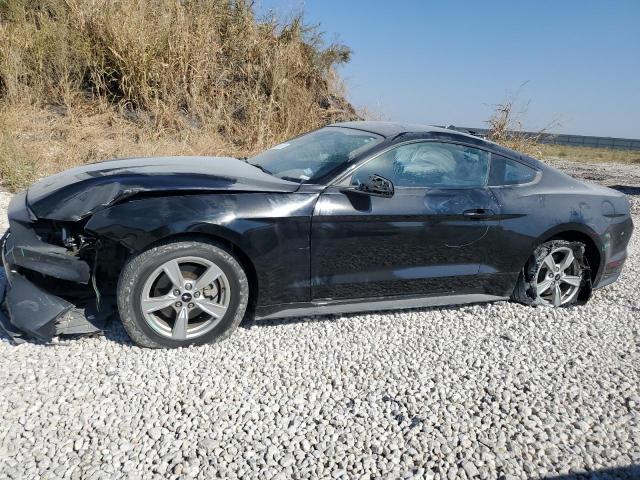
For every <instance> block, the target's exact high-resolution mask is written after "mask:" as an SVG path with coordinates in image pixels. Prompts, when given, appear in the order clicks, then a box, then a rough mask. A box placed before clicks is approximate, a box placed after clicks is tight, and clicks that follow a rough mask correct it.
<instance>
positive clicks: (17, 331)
mask: <svg viewBox="0 0 640 480" xmlns="http://www.w3.org/2000/svg"><path fill="white" fill-rule="evenodd" d="M30 222H31V219H30V218H29V217H28V211H27V208H26V205H25V203H24V196H23V195H16V197H14V199H13V200H12V202H11V204H10V206H9V224H10V230H8V231H7V232H6V233H5V234H4V236H3V237H2V239H1V240H0V252H1V253H2V269H0V303H1V304H2V305H1V308H0V327H2V329H3V330H4V331H5V332H6V333H7V334H8V335H9V336H10V337H11V338H12V339H13V340H14V341H16V342H19V341H20V340H22V339H24V338H25V337H33V338H36V339H39V340H42V341H50V340H51V339H52V338H53V337H55V336H58V335H64V334H87V333H95V332H99V331H101V330H102V329H103V327H104V325H105V323H106V321H107V320H108V318H109V317H110V316H111V314H112V313H113V311H114V309H113V307H111V308H106V307H107V305H105V304H103V305H102V307H103V308H102V309H101V312H98V309H97V308H96V301H95V299H93V300H90V301H88V302H86V305H84V304H83V305H75V304H74V303H71V302H70V301H68V300H65V299H64V298H61V297H60V296H57V295H55V294H53V293H51V292H50V291H48V288H52V287H54V286H56V284H59V283H61V281H62V283H64V281H66V282H69V281H70V282H75V283H77V284H78V285H79V286H81V285H82V284H86V283H88V282H89V280H90V279H91V271H90V268H89V265H88V264H87V263H86V262H85V261H83V260H81V259H79V258H78V257H76V256H74V255H72V254H71V253H70V252H69V251H68V250H67V249H65V248H64V247H60V246H57V245H52V244H48V243H46V242H43V241H42V240H41V239H40V238H39V237H38V235H37V234H36V232H35V230H33V229H32V228H30ZM35 277H37V278H38V279H42V280H41V281H40V280H38V281H37V284H36V283H34V282H36V280H35V279H34V278H35ZM65 285H66V283H65Z"/></svg>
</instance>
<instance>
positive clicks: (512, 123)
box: [487, 84, 560, 157]
mask: <svg viewBox="0 0 640 480" xmlns="http://www.w3.org/2000/svg"><path fill="white" fill-rule="evenodd" d="M523 86H524V84H523V85H521V87H520V89H521V88H522V87H523ZM520 89H519V90H518V92H516V93H515V94H513V95H509V96H508V97H507V98H506V99H505V100H504V101H503V102H502V103H499V104H497V105H496V106H495V109H494V111H493V113H492V114H491V117H490V118H489V120H488V122H487V123H488V124H489V132H488V134H487V138H488V139H489V140H491V141H492V142H495V143H498V144H500V145H504V146H505V147H508V148H512V149H513V150H517V151H519V152H522V153H524V154H526V155H531V156H534V157H541V156H543V149H542V142H541V140H542V139H543V138H544V137H545V136H548V135H549V131H550V130H552V129H553V128H556V127H558V126H559V125H560V124H559V122H558V121H557V120H554V121H552V122H551V123H549V124H548V125H547V126H546V127H545V128H543V129H540V130H538V131H537V132H533V133H531V132H525V129H524V124H523V119H524V117H525V115H526V111H527V107H528V104H527V105H525V106H524V107H521V108H519V107H518V96H519V92H520Z"/></svg>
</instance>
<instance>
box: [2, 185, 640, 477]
mask: <svg viewBox="0 0 640 480" xmlns="http://www.w3.org/2000/svg"><path fill="white" fill-rule="evenodd" d="M7 197H8V195H6V194H5V195H0V205H6V199H7ZM633 202H634V205H635V206H636V211H638V209H637V206H638V203H639V202H638V201H637V200H636V199H634V200H633ZM0 219H2V220H1V221H4V212H3V213H2V214H1V215H0ZM635 222H636V224H637V225H640V217H638V216H637V215H636V217H635ZM638 291H640V237H639V236H638V234H637V233H636V235H635V236H634V237H633V239H632V243H631V246H630V249H629V259H628V261H627V264H626V266H625V269H624V272H623V274H622V277H621V278H620V280H619V281H618V282H617V283H616V284H614V285H612V286H610V287H607V288H605V289H603V290H600V291H597V292H596V293H595V294H594V297H593V299H592V301H591V302H590V303H588V304H587V305H585V306H580V307H575V308H571V309H562V310H553V309H548V308H532V307H525V306H521V305H517V304H512V303H508V302H499V303H494V304H487V305H471V306H464V307H447V308H432V309H422V310H409V311H400V312H393V313H385V314H378V313H370V314H361V315H345V316H340V317H328V318H321V319H313V320H311V319H293V320H286V321H270V322H259V323H257V324H256V325H254V326H252V327H250V328H240V329H239V330H238V331H237V332H235V333H234V335H233V336H232V337H231V338H230V339H229V340H227V341H225V342H223V343H221V344H218V345H209V346H204V347H198V348H187V349H178V350H148V349H141V348H138V347H136V346H133V345H132V344H131V343H130V341H129V340H128V338H127V336H126V334H125V332H124V330H123V329H122V327H121V326H120V325H119V324H118V323H114V324H113V325H111V326H110V327H109V328H108V330H107V332H106V336H105V337H98V338H82V339H77V340H64V339H63V340H60V341H59V342H57V343H55V344H52V345H42V344H36V343H27V344H23V345H19V346H13V345H11V344H10V343H9V341H8V340H7V339H4V338H2V339H0V478H34V479H35V478H41V477H43V476H45V477H48V478H61V477H64V478H72V479H75V478H78V479H79V478H145V479H146V478H178V477H192V478H201V479H205V478H212V477H216V476H217V477H220V478H261V479H262V478H431V479H449V478H451V479H454V478H455V479H458V478H481V479H487V478H504V479H507V478H513V479H522V478H531V477H535V478H540V477H544V476H548V475H554V474H563V473H564V474H566V473H569V472H584V471H591V470H598V469H604V468H614V467H628V466H630V465H638V464H639V463H640V392H639V388H638V385H639V384H640V348H639V345H640V297H638ZM629 478H631V477H629Z"/></svg>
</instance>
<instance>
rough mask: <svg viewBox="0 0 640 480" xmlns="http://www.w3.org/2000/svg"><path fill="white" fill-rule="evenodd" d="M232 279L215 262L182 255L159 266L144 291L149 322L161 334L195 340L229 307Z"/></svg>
mask: <svg viewBox="0 0 640 480" xmlns="http://www.w3.org/2000/svg"><path fill="white" fill-rule="evenodd" d="M230 293H231V292H230V288H229V280H228V279H227V276H226V275H225V274H224V272H223V271H222V270H221V269H220V267H218V266H217V265H216V264H215V263H213V262H212V261H210V260H207V259H205V258H201V257H180V258H176V259H174V260H169V261H168V262H166V263H164V264H162V265H161V266H159V267H158V268H156V269H155V270H154V271H153V273H152V274H151V275H149V277H148V278H147V281H146V282H145V284H144V286H143V288H142V293H141V294H140V308H141V309H142V314H143V316H144V319H145V321H146V322H147V324H148V325H149V326H150V327H151V328H152V329H153V330H154V331H155V332H157V333H158V334H159V335H162V336H163V337H167V338H171V339H173V340H191V339H194V338H197V337H200V336H202V335H204V334H206V333H207V332H209V331H211V330H212V329H213V328H214V327H215V326H216V325H217V324H218V323H219V322H220V320H222V318H223V317H224V314H225V313H226V311H227V309H228V308H229V297H230Z"/></svg>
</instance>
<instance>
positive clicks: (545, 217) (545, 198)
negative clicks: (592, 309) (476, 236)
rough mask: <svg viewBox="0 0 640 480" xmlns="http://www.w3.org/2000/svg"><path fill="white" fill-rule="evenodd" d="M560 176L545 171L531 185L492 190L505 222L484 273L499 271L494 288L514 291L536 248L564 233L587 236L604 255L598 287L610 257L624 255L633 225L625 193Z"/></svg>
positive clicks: (494, 242) (623, 256)
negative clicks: (521, 272)
mask: <svg viewBox="0 0 640 480" xmlns="http://www.w3.org/2000/svg"><path fill="white" fill-rule="evenodd" d="M556 173H559V172H554V171H552V172H543V175H542V179H541V180H540V182H539V183H535V184H531V185H515V186H503V187H491V189H492V192H493V193H494V195H495V196H496V200H497V202H498V203H499V205H500V213H501V220H500V224H499V227H498V228H497V229H496V230H495V232H494V234H495V238H494V241H493V242H492V245H493V247H492V248H493V251H492V252H490V254H489V255H488V265H487V266H486V272H487V273H490V272H499V273H497V275H496V276H497V277H499V278H500V279H501V280H500V282H498V284H499V286H497V287H496V288H501V289H504V291H505V292H506V291H508V290H510V289H512V288H513V285H514V284H515V281H516V280H517V277H518V275H519V273H520V270H521V269H522V267H523V266H524V264H525V262H526V261H527V259H528V257H529V255H530V254H531V253H532V252H533V250H534V249H535V248H536V247H537V246H538V245H539V244H541V243H543V242H544V241H546V240H547V239H549V238H551V237H553V236H556V235H559V234H562V233H566V232H580V233H583V234H586V235H588V236H589V238H591V239H592V240H593V242H594V243H595V245H596V247H597V249H598V251H599V252H600V257H601V261H600V265H597V268H598V277H597V278H596V282H595V284H596V285H595V286H598V285H597V284H598V283H599V281H600V279H601V277H602V274H603V271H604V267H605V265H606V264H607V263H608V262H610V261H611V259H612V258H614V257H616V256H617V257H620V258H622V259H623V260H624V258H625V257H626V246H627V243H628V240H629V237H630V235H631V230H632V223H631V217H630V215H629V209H628V202H627V200H626V198H625V197H624V195H623V194H621V193H619V192H616V191H614V190H610V189H606V188H603V187H599V186H597V185H590V184H585V183H582V182H579V181H578V180H575V179H573V178H571V177H568V176H566V175H564V174H560V175H556Z"/></svg>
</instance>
